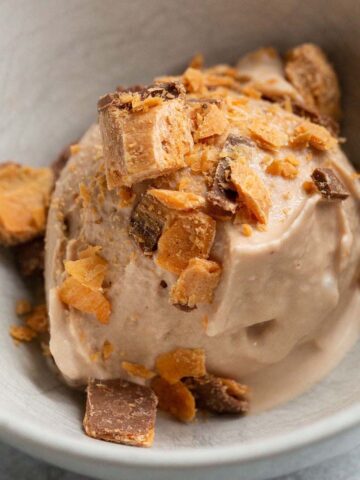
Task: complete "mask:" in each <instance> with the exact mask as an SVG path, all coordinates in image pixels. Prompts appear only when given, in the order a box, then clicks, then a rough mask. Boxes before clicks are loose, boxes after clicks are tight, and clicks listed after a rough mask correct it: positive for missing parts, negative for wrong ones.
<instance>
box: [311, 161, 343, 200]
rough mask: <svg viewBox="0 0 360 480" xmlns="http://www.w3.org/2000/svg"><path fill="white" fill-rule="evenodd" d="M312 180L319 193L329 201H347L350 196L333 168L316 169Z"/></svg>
mask: <svg viewBox="0 0 360 480" xmlns="http://www.w3.org/2000/svg"><path fill="white" fill-rule="evenodd" d="M311 178H312V179H313V181H314V183H315V185H316V188H317V189H318V191H319V192H320V193H321V195H322V196H323V197H324V198H326V199H327V200H346V199H347V198H348V196H349V195H350V193H349V191H348V190H347V188H346V187H345V185H344V184H343V183H342V182H341V180H340V179H339V178H338V177H337V175H336V174H335V172H334V170H333V169H332V168H316V169H315V170H314V171H313V173H312V175H311Z"/></svg>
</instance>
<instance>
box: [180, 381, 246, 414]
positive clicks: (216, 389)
mask: <svg viewBox="0 0 360 480" xmlns="http://www.w3.org/2000/svg"><path fill="white" fill-rule="evenodd" d="M183 383H184V384H185V385H186V386H187V387H188V389H189V390H190V392H191V393H192V394H193V395H194V397H195V401H196V406H197V407H199V408H201V409H204V410H208V411H210V412H214V413H233V414H244V413H246V412H247V411H248V410H249V399H248V393H249V389H248V387H247V386H246V385H241V384H239V383H237V382H235V381H234V380H230V379H226V378H220V377H216V376H215V375H211V374H206V375H204V376H203V377H196V378H194V377H191V378H186V379H184V380H183Z"/></svg>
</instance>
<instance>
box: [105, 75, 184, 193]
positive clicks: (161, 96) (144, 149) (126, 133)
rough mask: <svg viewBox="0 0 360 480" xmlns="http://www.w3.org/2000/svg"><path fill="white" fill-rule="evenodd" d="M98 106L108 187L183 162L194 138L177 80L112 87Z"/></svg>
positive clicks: (172, 168) (169, 169)
mask: <svg viewBox="0 0 360 480" xmlns="http://www.w3.org/2000/svg"><path fill="white" fill-rule="evenodd" d="M98 110H99V125H100V131H101V135H102V140H103V146H104V158H105V167H106V178H107V184H108V188H109V189H113V188H115V187H118V186H120V185H126V186H131V185H132V184H134V183H137V182H140V181H142V180H145V179H149V178H155V177H158V176H159V175H164V174H166V173H168V172H172V171H175V170H177V169H179V168H182V167H185V166H186V165H185V159H184V156H185V154H186V153H188V152H189V151H190V150H191V148H192V146H193V139H192V135H191V123H190V118H189V117H188V114H187V110H186V106H185V101H184V98H183V87H182V86H180V84H177V83H175V82H171V83H168V84H162V83H161V84H155V85H152V86H150V87H148V88H145V89H143V90H139V91H136V92H129V91H127V92H115V93H111V94H108V95H105V96H104V97H102V98H101V99H100V100H99V103H98Z"/></svg>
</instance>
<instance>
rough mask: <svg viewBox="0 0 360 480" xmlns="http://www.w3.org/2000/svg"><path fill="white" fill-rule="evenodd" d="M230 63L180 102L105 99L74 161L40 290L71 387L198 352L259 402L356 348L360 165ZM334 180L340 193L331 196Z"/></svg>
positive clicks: (300, 384)
mask: <svg viewBox="0 0 360 480" xmlns="http://www.w3.org/2000/svg"><path fill="white" fill-rule="evenodd" d="M231 72H232V73H231V74H230V71H229V72H227V73H226V72H225V73H224V71H223V70H218V71H217V70H216V69H210V70H209V71H208V72H207V71H204V72H201V71H199V70H196V71H195V69H191V71H190V72H189V71H188V72H186V74H185V75H184V77H183V78H182V79H181V78H180V79H177V81H178V80H179V81H183V82H184V85H185V88H186V92H185V93H183V94H182V95H183V96H182V97H181V99H180V100H179V98H178V97H177V96H176V98H174V99H173V98H163V96H161V95H157V94H154V95H149V94H148V93H146V94H144V93H143V92H141V91H137V92H125V93H124V92H123V93H121V92H120V94H116V95H115V96H113V97H110V100H109V98H107V102H102V104H101V109H100V127H101V132H100V129H99V126H98V125H97V124H96V125H93V126H92V127H90V129H89V130H88V132H87V133H86V134H85V135H84V137H83V138H82V140H81V141H80V143H79V145H78V148H77V153H76V154H74V155H73V156H72V157H71V158H70V160H69V162H68V163H67V165H66V167H65V169H64V170H63V172H62V174H61V176H60V179H59V180H58V182H57V185H56V189H55V192H54V195H53V198H52V204H51V208H50V212H49V217H48V224H47V234H46V290H47V301H48V307H49V316H50V334H51V339H50V349H51V353H52V355H53V357H54V360H55V362H56V364H57V366H58V368H59V370H60V371H61V373H62V374H63V376H64V378H65V379H66V380H67V381H68V382H69V383H71V384H76V385H84V384H86V382H87V379H88V378H89V377H92V378H99V379H111V378H119V377H120V378H125V379H129V378H130V379H134V378H133V377H132V376H131V375H130V374H129V372H128V371H127V370H126V368H123V365H124V362H127V363H129V362H130V363H133V364H137V365H141V366H143V367H145V368H146V369H148V370H149V371H152V370H153V369H154V365H155V363H156V359H157V358H158V356H159V355H160V354H163V353H165V352H169V351H172V350H174V349H175V348H178V347H182V348H201V349H203V350H204V351H205V355H206V366H207V370H208V371H209V372H211V373H215V374H217V375H220V376H222V377H229V378H233V379H236V380H242V381H245V383H247V384H249V385H250V386H251V387H252V389H253V407H252V408H253V409H258V408H264V407H267V406H269V405H272V404H274V403H277V402H279V401H284V400H286V399H288V398H291V397H293V396H294V395H296V394H298V393H300V392H301V391H303V390H304V389H305V388H307V387H308V386H309V385H311V384H312V383H314V382H315V381H317V380H318V379H319V378H321V377H322V376H323V375H324V374H325V373H327V372H328V371H329V370H330V369H331V368H333V366H334V365H335V364H336V363H337V362H338V361H339V360H340V358H341V357H342V355H343V354H344V353H345V352H346V351H347V350H348V348H350V346H351V345H352V343H353V342H354V341H355V340H356V338H357V335H358V332H359V328H360V325H359V323H360V322H359V320H358V316H357V315H356V314H355V311H356V308H358V305H359V291H358V286H357V285H358V284H357V282H358V266H359V256H360V241H359V233H360V221H359V215H358V213H359V212H358V203H359V188H358V185H357V179H356V176H355V175H354V173H355V172H354V169H353V167H352V166H351V165H350V163H349V162H348V160H347V159H346V157H345V155H344V154H343V153H342V151H341V148H340V146H339V142H338V140H337V139H336V138H335V137H334V136H333V135H332V133H331V132H330V131H329V130H327V129H326V128H325V127H324V126H320V125H318V124H315V123H313V122H311V121H310V120H308V119H305V118H303V117H301V116H299V115H296V114H295V113H292V112H291V111H290V110H291V108H290V107H289V105H290V103H289V104H288V105H287V107H286V105H285V108H284V105H280V104H278V103H274V102H273V101H272V102H270V101H266V100H264V99H262V98H261V96H262V93H261V91H260V90H257V89H256V88H255V87H254V86H251V85H249V84H248V80H246V82H245V84H243V83H241V82H242V81H241V80H237V78H236V73H234V71H233V70H231ZM269 81H270V82H271V76H270V80H269ZM152 88H153V87H152ZM161 88H163V86H162V87H161ZM289 89H290V87H289V86H288V84H286V91H288V90H289ZM285 93H286V92H285ZM125 95H127V97H125ZM299 95H300V94H299ZM154 98H158V100H155V101H154ZM285 98H286V95H285ZM149 99H150V100H149ZM167 102H168V103H167ZM171 102H176V103H174V104H171ZM172 105H173V106H172ZM104 108H105V109H109V108H110V111H109V110H106V115H107V118H106V122H104V118H103V117H102V115H103V113H104ZM174 112H175V113H174ZM173 115H176V118H177V119H176V121H173V122H172V123H170V122H169V121H168V117H170V118H173V117H172V116H173ZM153 119H155V120H153ZM184 122H185V123H186V124H185V123H184ZM134 125H135V127H134ZM133 127H134V128H135V129H134V128H133ZM158 129H160V130H161V133H159V132H158ZM164 132H167V135H170V136H172V135H175V136H176V135H178V137H177V141H176V142H174V141H167V137H166V135H164ZM145 138H146V142H147V143H146V144H145V146H146V148H147V150H146V151H145V152H144V151H143V147H144V144H143V143H142V141H141V139H145ZM137 139H138V140H137ZM109 142H111V148H109ZM114 142H115V143H114ZM119 145H120V147H119ZM144 148H145V147H144ZM149 150H151V155H150V156H149V155H148V154H147V152H148V151H149ZM170 157H171V158H170ZM175 157H176V159H177V160H176V161H174V158H175ZM149 158H150V160H151V163H149V162H150V160H149ZM134 162H135V163H134ZM136 162H140V163H141V162H143V163H142V164H141V165H142V167H141V168H142V169H141V168H140V167H139V163H137V164H136ZM147 162H148V163H147ZM316 169H328V170H330V172H331V175H332V176H331V175H330V176H329V175H325V176H324V175H322V176H320V177H319V175H317V176H316V175H315V176H314V171H315V170H316ZM147 172H150V173H149V174H147ZM325 173H326V172H325ZM109 178H110V182H109ZM122 178H124V179H125V180H124V182H122ZM319 178H320V180H319ZM331 178H335V179H336V181H337V182H339V183H338V184H337V186H338V187H339V185H340V186H341V189H342V192H343V197H342V198H339V197H337V198H335V196H334V194H332V193H329V194H327V195H326V194H324V192H325V190H324V188H325V189H327V190H326V191H327V192H333V191H334V190H333V189H334V188H335V187H334V184H333V183H331ZM114 179H115V180H114ZM321 181H322V182H323V184H321ZM334 181H335V180H334ZM324 182H325V183H324ZM325 184H326V185H325ZM324 185H325V186H324ZM138 380H139V379H138Z"/></svg>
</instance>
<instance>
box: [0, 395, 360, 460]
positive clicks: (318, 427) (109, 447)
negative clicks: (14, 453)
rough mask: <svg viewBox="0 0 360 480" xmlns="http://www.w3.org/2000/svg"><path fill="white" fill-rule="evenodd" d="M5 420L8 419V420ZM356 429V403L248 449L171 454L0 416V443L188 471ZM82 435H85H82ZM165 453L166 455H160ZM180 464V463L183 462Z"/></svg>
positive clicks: (359, 419) (359, 409) (359, 413)
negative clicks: (76, 434)
mask: <svg viewBox="0 0 360 480" xmlns="http://www.w3.org/2000/svg"><path fill="white" fill-rule="evenodd" d="M10 419H11V420H10ZM359 426H360V403H359V404H356V405H354V406H351V407H348V408H345V409H342V410H341V411H339V412H338V413H336V414H333V415H331V416H330V417H326V418H323V419H321V420H317V421H315V422H311V423H310V424H308V425H305V426H303V427H300V428H298V429H296V430H294V431H291V432H287V433H284V434H278V435H275V436H274V437H268V438H266V439H264V440H261V441H256V440H253V441H251V442H249V443H248V444H242V443H236V444H234V445H226V446H210V447H199V448H190V447H185V448H179V449H174V450H170V449H169V450H164V449H161V448H159V449H156V448H155V449H146V448H134V447H128V446H124V445H117V444H113V443H107V442H101V441H98V440H95V439H89V438H88V437H86V438H87V440H90V441H89V442H86V443H85V444H84V443H83V441H82V440H81V439H79V438H76V439H69V437H68V436H67V435H66V434H60V435H58V434H57V433H56V432H55V431H54V429H52V428H51V427H44V426H39V424H38V423H37V422H35V421H33V420H30V419H23V418H16V417H11V416H9V415H6V414H4V411H3V412H2V415H1V414H0V438H1V439H3V440H4V441H5V442H6V441H8V442H9V443H11V444H12V445H13V446H15V447H16V446H19V448H20V449H21V446H23V445H29V446H30V445H31V447H32V448H31V450H34V447H35V448H36V450H37V451H46V450H47V451H52V452H56V453H58V454H66V456H67V458H69V457H71V458H74V459H77V460H84V461H85V460H87V461H91V462H98V461H99V462H101V463H102V464H104V463H109V464H111V465H113V466H123V467H142V468H144V467H147V468H156V467H163V468H164V467H170V468H182V469H186V468H193V467H208V466H225V465H230V464H242V463H247V462H253V461H256V460H262V459H266V458H269V457H275V456H278V455H281V454H287V453H290V452H294V451H296V450H300V449H302V448H305V447H308V446H310V445H311V444H314V443H321V442H324V441H326V440H328V439H330V438H331V437H335V436H337V435H339V434H341V433H345V432H346V431H349V430H352V429H354V428H356V427H359ZM84 435H85V434H84ZM165 452H166V455H164V453H165ZM184 460H186V463H184Z"/></svg>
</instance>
